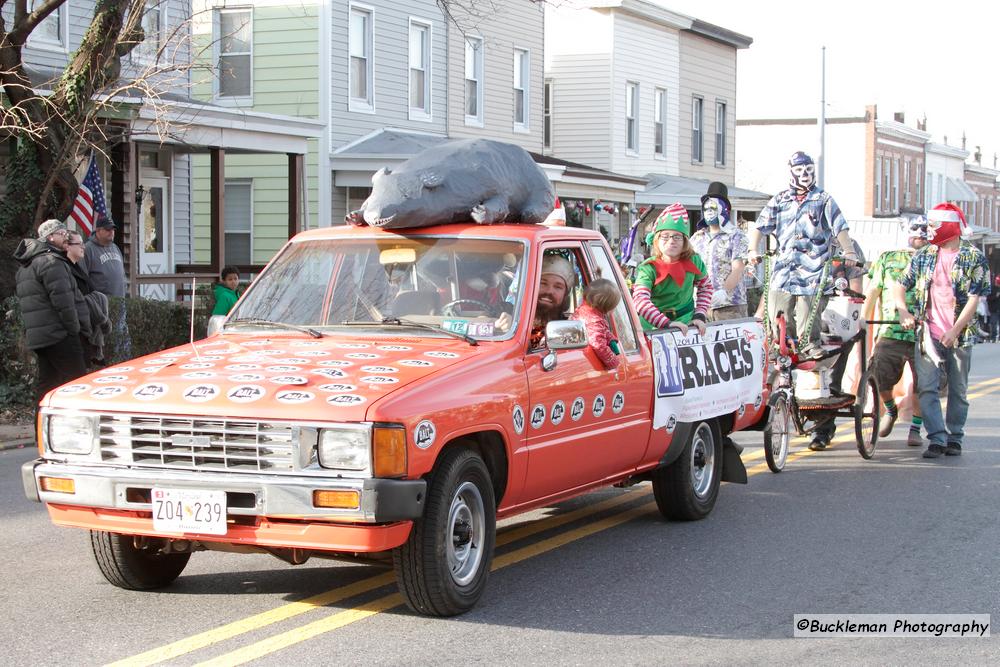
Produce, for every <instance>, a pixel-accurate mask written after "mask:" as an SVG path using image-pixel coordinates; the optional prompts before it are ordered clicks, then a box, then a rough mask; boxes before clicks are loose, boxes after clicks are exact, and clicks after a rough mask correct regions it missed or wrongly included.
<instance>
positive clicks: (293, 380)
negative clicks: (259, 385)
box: [270, 375, 309, 384]
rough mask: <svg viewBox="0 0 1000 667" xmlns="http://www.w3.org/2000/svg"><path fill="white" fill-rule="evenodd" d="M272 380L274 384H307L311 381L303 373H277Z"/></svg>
mask: <svg viewBox="0 0 1000 667" xmlns="http://www.w3.org/2000/svg"><path fill="white" fill-rule="evenodd" d="M270 381H271V382H273V383H274V384H307V383H308V382H309V380H307V379H306V378H304V377H302V376H301V375H276V376H274V377H273V378H271V380H270Z"/></svg>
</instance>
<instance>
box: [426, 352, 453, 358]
mask: <svg viewBox="0 0 1000 667" xmlns="http://www.w3.org/2000/svg"><path fill="white" fill-rule="evenodd" d="M424 356H425V357H434V358H435V359H457V358H458V355H457V354H455V353H454V352H437V351H435V352H424Z"/></svg>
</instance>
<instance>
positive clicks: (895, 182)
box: [892, 159, 899, 213]
mask: <svg viewBox="0 0 1000 667" xmlns="http://www.w3.org/2000/svg"><path fill="white" fill-rule="evenodd" d="M892 212H893V213H898V212H899V160H897V159H894V160H893V161H892Z"/></svg>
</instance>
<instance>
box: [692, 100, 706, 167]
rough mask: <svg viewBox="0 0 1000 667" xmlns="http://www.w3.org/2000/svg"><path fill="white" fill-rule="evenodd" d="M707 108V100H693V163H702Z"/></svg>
mask: <svg viewBox="0 0 1000 667" xmlns="http://www.w3.org/2000/svg"><path fill="white" fill-rule="evenodd" d="M704 106H705V100H703V99H702V98H700V97H694V98H692V100H691V161H692V162H701V161H702V144H703V137H702V131H701V128H702V121H703V120H704V116H703V111H704Z"/></svg>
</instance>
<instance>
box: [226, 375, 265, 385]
mask: <svg viewBox="0 0 1000 667" xmlns="http://www.w3.org/2000/svg"><path fill="white" fill-rule="evenodd" d="M263 379H264V376H263V375H261V374H260V373H237V374H236V375H230V376H229V381H230V382H236V383H238V384H246V383H247V382H260V381H261V380H263Z"/></svg>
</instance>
